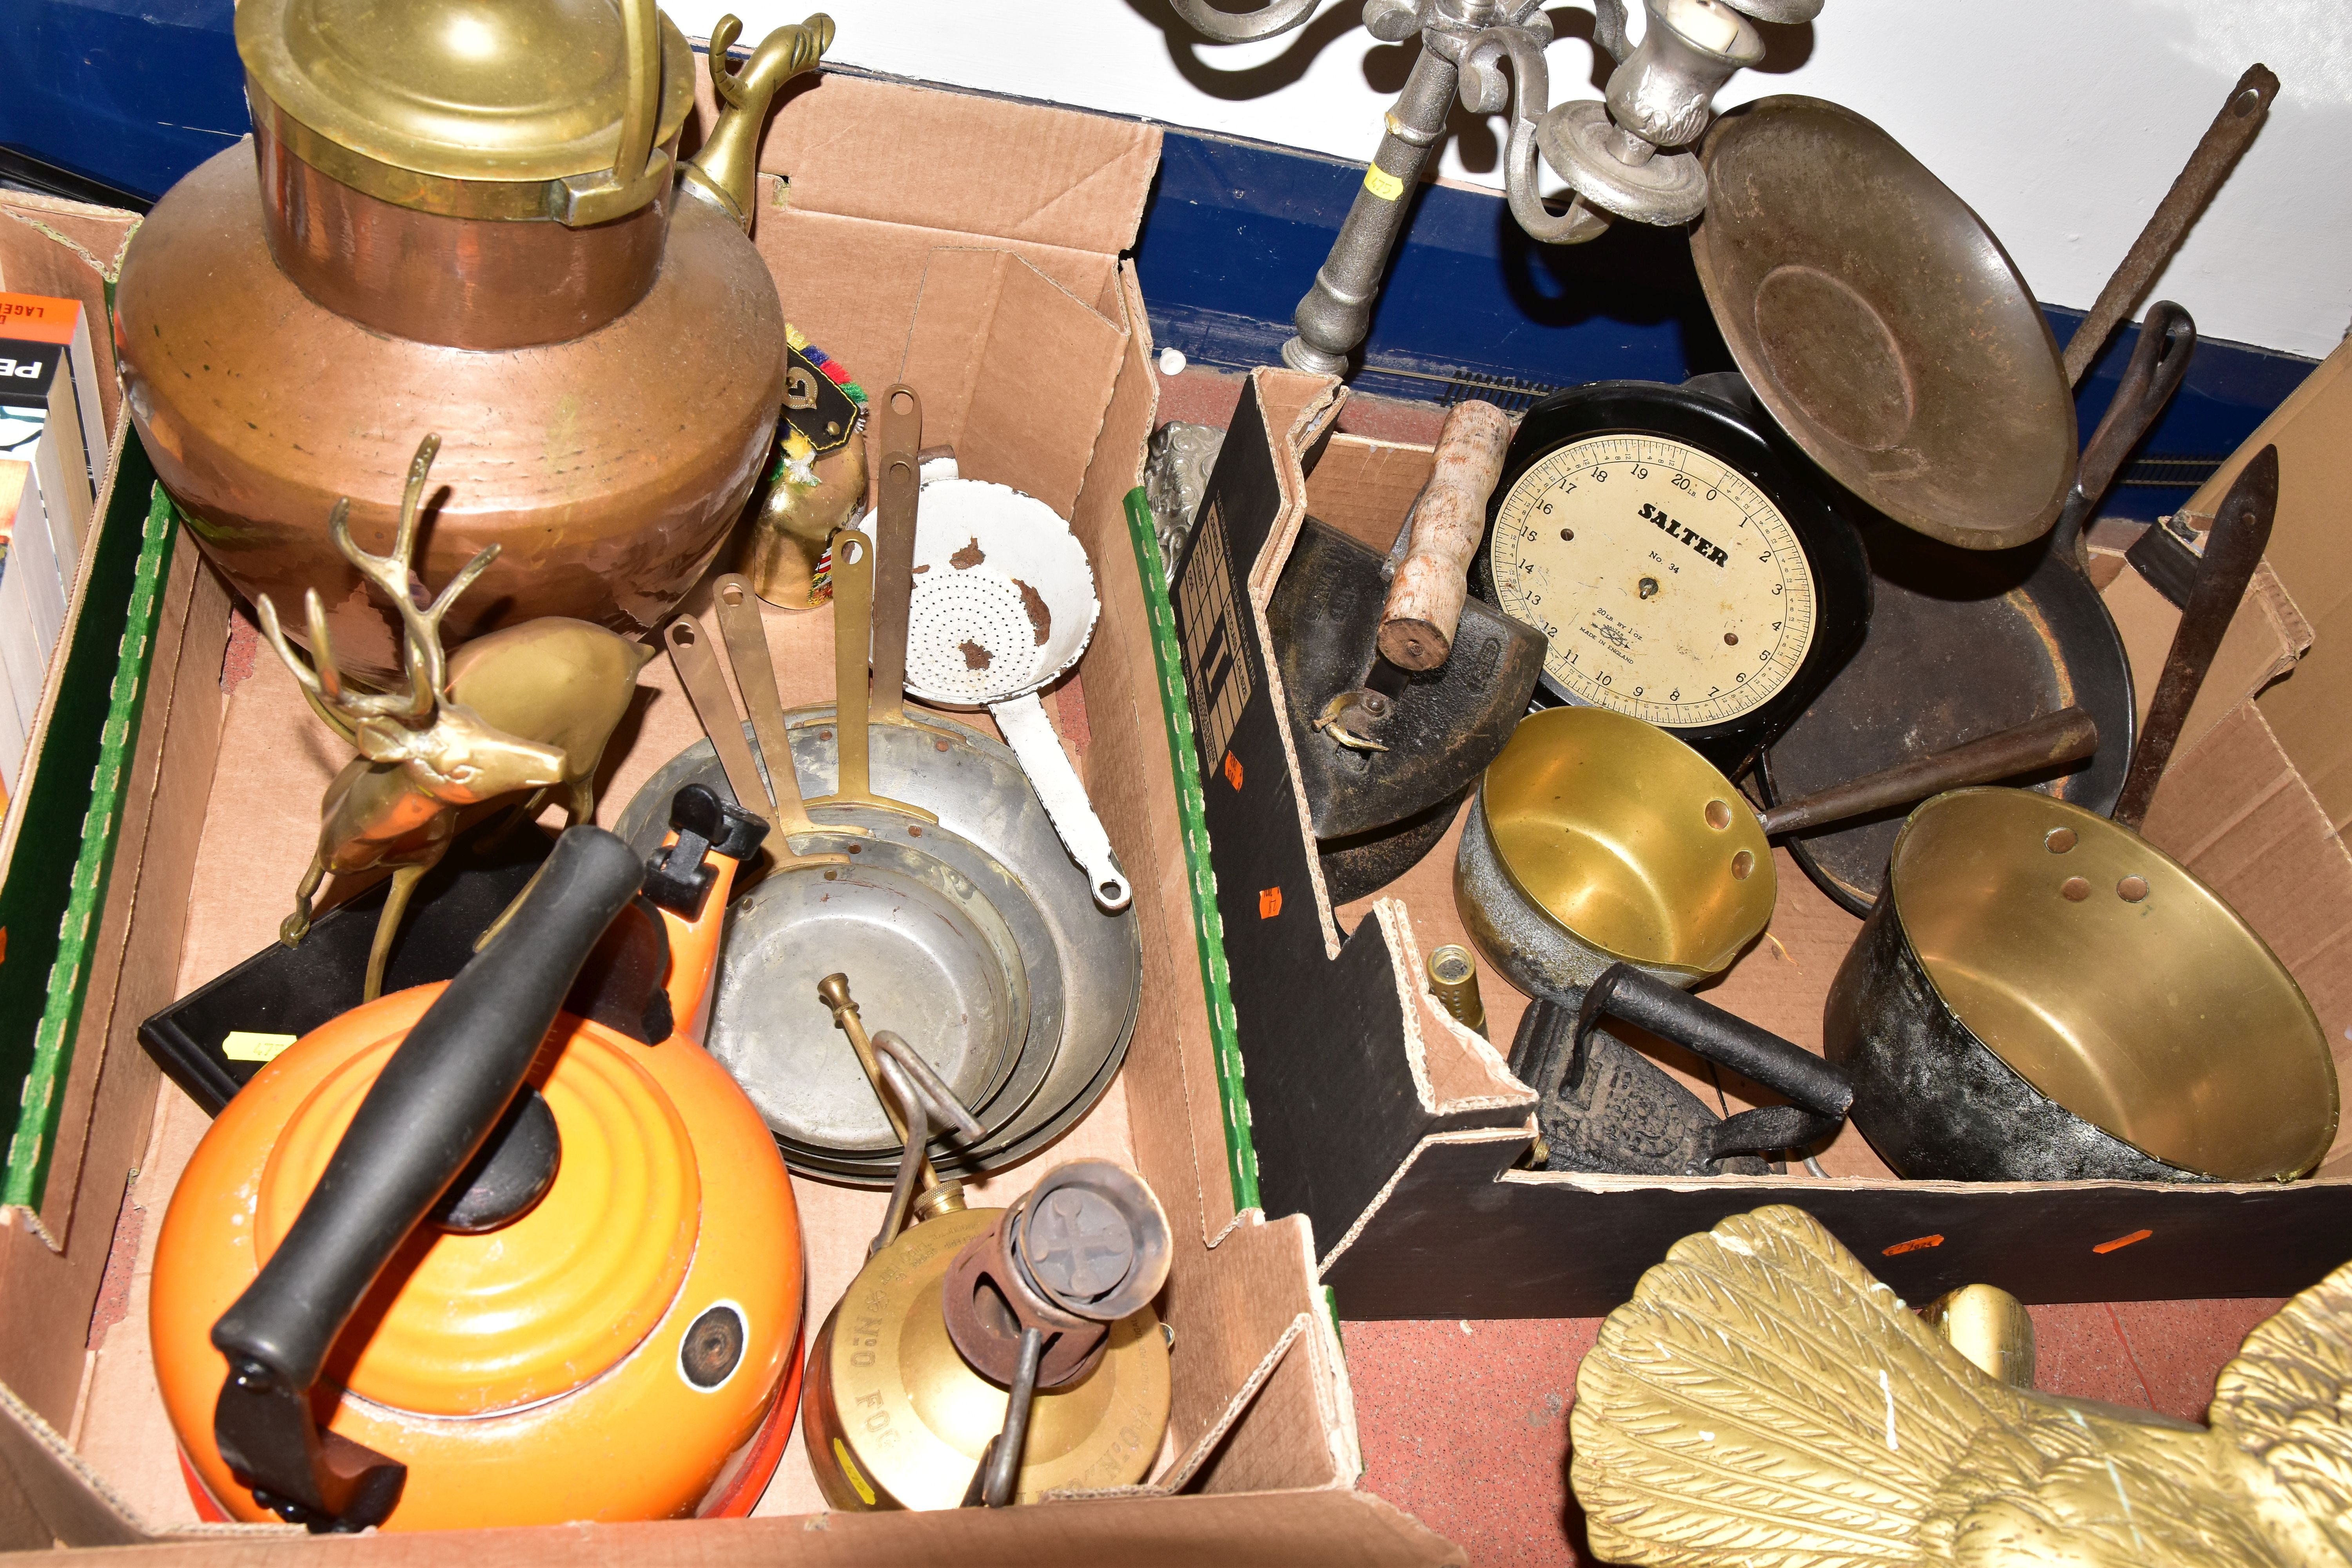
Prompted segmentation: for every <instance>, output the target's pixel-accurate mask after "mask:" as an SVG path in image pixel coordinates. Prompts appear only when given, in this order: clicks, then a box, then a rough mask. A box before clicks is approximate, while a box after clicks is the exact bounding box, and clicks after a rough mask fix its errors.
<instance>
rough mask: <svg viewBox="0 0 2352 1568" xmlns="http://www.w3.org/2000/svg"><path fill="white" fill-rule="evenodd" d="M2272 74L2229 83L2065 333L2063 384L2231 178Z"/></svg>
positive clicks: (2095, 351)
mask: <svg viewBox="0 0 2352 1568" xmlns="http://www.w3.org/2000/svg"><path fill="white" fill-rule="evenodd" d="M2278 89H2279V79H2278V78H2277V77H2276V76H2274V75H2273V74H2272V73H2271V69H2270V68H2269V67H2268V66H2263V65H2255V66H2249V67H2248V68H2246V74H2245V75H2243V76H2242V77H2240V78H2239V79H2238V85H2237V86H2235V87H2233V88H2231V89H2230V96H2229V98H2228V99H2227V100H2225V101H2224V102H2223V103H2222V105H2221V112H2220V113H2219V114H2216V115H2215V116H2214V117H2213V123H2212V124H2210V125H2209V126H2207V127H2206V128H2205V134H2204V136H2203V137H2202V138H2200V140H2199V141H2198V143H2197V150H2196V151H2195V152H2194V153H2190V154H2189V163H2188V164H2187V165H2186V166H2185V167H2183V168H2182V169H2181V171H2180V174H2179V177H2177V178H2176V179H2174V181H2173V182H2172V188H2171V189H2170V190H2168V191H2167V192H2165V194H2164V200H2162V201H2160V202H2158V204H2157V205H2156V211H2155V212H2154V213H2153V214H2151V215H2150V216H2149V217H2148V220H2147V227H2146V228H2143V229H2141V230H2140V232H2139V237H2138V238H2137V239H2135V240H2134V241H2132V247H2131V248H2130V249H2129V250H2127V251H2126V252H2125V253H2124V258H2123V261H2122V264H2121V265H2119V266H2118V267H2116V270H2115V275H2114V276H2113V277H2111V278H2109V279H2107V285H2106V287H2105V288H2104V289H2100V290H2099V297H2098V299H2097V300H2095V301H2094V302H2093V303H2092V306H2091V313H2090V314H2089V315H2087V316H2085V317H2084V318H2083V324H2082V325H2081V326H2079V327H2076V328H2075V329H2074V336H2073V337H2071V338H2068V339H2067V340H2066V380H2067V383H2068V384H2070V385H2075V386H2079V385H2081V384H2082V382H2083V374H2084V372H2085V371H2088V370H2089V369H2090V368H2091V362H2092V361H2094V360H2095V359H2097V358H2098V357H2099V351H2100V350H2101V349H2103V348H2105V347H2106V346H2107V340H2108V339H2109V338H2110V337H2112V336H2114V335H2115V331H2116V328H2117V327H2118V326H2121V325H2122V324H2123V321H2124V319H2125V318H2126V317H2127V316H2129V315H2130V314H2131V312H2132V307H2133V306H2135V305H2137V304H2138V303H2139V298H2140V296H2141V295H2143V294H2145V293H2147V289H2148V285H2149V284H2151V283H2153V282H2155V281H2156V275H2157V274H2158V272H2161V271H2162V270H2164V266H2165V263H2166V262H2168V261H2169V260H2171V259H2172V253H2173V252H2174V251H2175V250H2177V249H2179V246H2180V241H2181V238H2182V237H2183V236H2185V235H2186V234H2188V232H2189V227H2190V226H2192V225H2194V224H2195V223H2196V221H2197V217H2198V215H2199V214H2200V213H2202V212H2203V211H2204V210H2205V207H2206V205H2207V204H2208V203H2210V202H2211V201H2212V199H2213V193H2214V192H2216V191H2218V190H2220V189H2221V182H2222V181H2224V180H2226V179H2228V178H2229V177H2230V171H2231V168H2232V167H2234V166H2235V165H2236V163H2237V162H2238V158H2239V155H2240V154H2241V153H2244V152H2245V150H2246V148H2247V146H2248V144H2249V143H2251V142H2252V141H2253V139H2254V133H2255V132H2258V131H2260V130H2261V129H2262V128H2263V120H2264V119H2266V118H2267V117H2268V116H2269V112H2270V106H2271V100H2273V99H2274V98H2276V97H2277V96H2278Z"/></svg>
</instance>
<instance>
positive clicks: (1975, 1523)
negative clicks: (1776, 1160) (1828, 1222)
mask: <svg viewBox="0 0 2352 1568" xmlns="http://www.w3.org/2000/svg"><path fill="white" fill-rule="evenodd" d="M1576 1394H1577V1396H1576V1407H1575V1411H1574V1414H1573V1415H1571V1417H1570V1436H1571V1441H1572V1443H1573V1446H1574V1459H1573V1463H1572V1466H1571V1468H1570V1479H1571V1483H1572V1484H1573V1486H1574V1488H1575V1490H1576V1496H1577V1500H1578V1501H1579V1502H1580V1503H1581V1504H1582V1505H1583V1507H1584V1511H1585V1518H1586V1521H1587V1524H1588V1526H1589V1529H1590V1531H1591V1546H1592V1551H1593V1552H1594V1554H1595V1555H1596V1556H1599V1557H1601V1558H1603V1559H1605V1560H1607V1561H1609V1562H1612V1563H1640V1564H1650V1563H1655V1564H1661V1565H1667V1568H1717V1565H1721V1568H1894V1565H1896V1564H1915V1563H1916V1564H1922V1565H1929V1564H1935V1565H1940V1564H1954V1565H1960V1568H2045V1565H2046V1568H2057V1565H2061V1564H2063V1565H2070V1568H2120V1565H2122V1564H2126V1563H2166V1564H2176V1563H2198V1564H2200V1565H2204V1568H2238V1565H2240V1564H2244V1565H2246V1568H2254V1565H2256V1564H2263V1565H2269V1564H2296V1565H2313V1568H2316V1565H2320V1564H2326V1565H2328V1568H2346V1565H2347V1564H2352V1264H2347V1266H2346V1267H2345V1268H2339V1269H2337V1270H2336V1272H2335V1273H2334V1274H2333V1275H2331V1276H2329V1277H2328V1278H2327V1279H2325V1280H2323V1281H2322V1282H2321V1283H2319V1284H2317V1285H2315V1286H2314V1287H2312V1288H2311V1289H2308V1290H2306V1291H2305V1292H2304V1293H2303V1294H2302V1295H2300V1296H2298V1297H2296V1298H2295V1299H2294V1300H2293V1301H2291V1302H2289V1303H2288V1304H2287V1306H2286V1307H2285V1308H2284V1310H2282V1311H2280V1312H2279V1313H2278V1315H2277V1316H2275V1317H2273V1318H2272V1319H2270V1320H2269V1321H2266V1322H2264V1323H2263V1324H2262V1326H2261V1327H2259V1328H2257V1329H2255V1330H2254V1331H2253V1332H2252V1334H2250V1335H2249V1336H2247V1339H2246V1342H2245V1343H2244V1345H2243V1346H2242V1347H2241V1348H2240V1350H2239V1352H2238V1356H2237V1359H2236V1360H2234V1361H2232V1362H2231V1363H2230V1364H2229V1366H2228V1367H2226V1368H2224V1369H2223V1371H2222V1373H2221V1380H2220V1384H2219V1385H2218V1386H2217V1387H2216V1389H2215V1391H2214V1396H2213V1404H2212V1408H2211V1411H2210V1415H2211V1420H2212V1425H2211V1426H2210V1427H2207V1426H2194V1425H2192V1424H2190V1423H2187V1422H2176V1421H2172V1420H2170V1419H2169V1418H2168V1417H2165V1416H2161V1415H2156V1414H2155V1413H2154V1412H2152V1411H2135V1410H2123V1409H2119V1408H2116V1406H2113V1405H2098V1404H2095V1403H2091V1402H2088V1401H2082V1400H2068V1399H2063V1398H2059V1397H2056V1396H2054V1395H2051V1394H2036V1393H2032V1392H2029V1391H2026V1390H2022V1389H2017V1388H2012V1387H2011V1386H2009V1385H2008V1384H2003V1383H2000V1382H1999V1381H1997V1380H1996V1379H1994V1378H1993V1377H1991V1376H1989V1375H1988V1374H1987V1373H1984V1372H1981V1371H1979V1369H1978V1368H1977V1367H1976V1366H1975V1365H1973V1364H1972V1363H1969V1361H1968V1360H1967V1359H1966V1358H1965V1357H1964V1356H1962V1355H1961V1354H1960V1353H1959V1352H1958V1351H1956V1350H1954V1349H1953V1348H1952V1347H1951V1346H1950V1345H1949V1344H1948V1343H1946V1342H1945V1341H1944V1340H1943V1339H1942V1338H1941V1337H1940V1336H1939V1335H1937V1332H1936V1331H1935V1330H1933V1329H1932V1328H1930V1327H1928V1326H1927V1324H1926V1323H1924V1322H1923V1321H1921V1320H1920V1319H1919V1318H1918V1316H1917V1315H1916V1314H1915V1313H1913V1312H1911V1311H1910V1310H1907V1309H1906V1306H1905V1304H1904V1303H1903V1302H1902V1301H1901V1300H1899V1299H1897V1298H1896V1296H1895V1292H1894V1291H1893V1290H1891V1289H1888V1288H1887V1287H1886V1286H1885V1285H1884V1284H1882V1283H1880V1282H1879V1281H1878V1280H1876V1279H1873V1278H1872V1277H1871V1275H1870V1273H1869V1271H1868V1270H1867V1269H1865V1268H1863V1266H1862V1265H1861V1264H1860V1263H1859V1262H1857V1261H1856V1260H1855V1258H1853V1255H1852V1254H1851V1253H1849V1252H1847V1251H1846V1249H1845V1248H1844V1247H1842V1246H1840V1245H1839V1244H1838V1242H1837V1239H1836V1238H1835V1237H1832V1236H1831V1235H1830V1233H1829V1232H1828V1231H1827V1230H1825V1229H1824V1228H1822V1226H1821V1224H1820V1223H1819V1222H1818V1221H1816V1220H1815V1219H1814V1218H1813V1217H1812V1216H1811V1215H1808V1214H1806V1213H1805V1212H1804V1211H1803V1210H1801V1209H1797V1208H1791V1207H1789V1206H1786V1205H1776V1206H1773V1207H1770V1208H1763V1209H1758V1210H1756V1211H1755V1212H1753V1213H1751V1214H1745V1215H1735V1216H1734V1217H1732V1218H1730V1219H1727V1220H1725V1221H1724V1222H1723V1223H1722V1224H1720V1225H1718V1226H1716V1227H1715V1228H1714V1229H1713V1230H1710V1231H1706V1232H1703V1233H1701V1234H1699V1235H1696V1236H1688V1237H1684V1238H1683V1239H1682V1240H1681V1241H1679V1242H1676V1243H1675V1246H1674V1247H1673V1248H1672V1250H1670V1251H1669V1252H1668V1253H1667V1254H1666V1258H1665V1261H1664V1262H1663V1263H1661V1264H1659V1265H1658V1266H1657V1267H1655V1268H1652V1269H1650V1270H1649V1272H1647V1273H1646V1274H1644V1275H1643V1277H1642V1281H1641V1284H1640V1285H1639V1286H1638V1287H1637V1288H1636V1289H1635V1290H1634V1293H1633V1300H1630V1301H1628V1302H1626V1303H1625V1304H1624V1305H1623V1306H1622V1307H1620V1308H1618V1309H1617V1310H1615V1311H1614V1312H1612V1313H1611V1314H1610V1315H1609V1319H1608V1321H1607V1322H1606V1324H1604V1325H1603V1327H1602V1329H1601V1337H1600V1341H1599V1343H1598V1344H1597V1345H1596V1346H1595V1347H1594V1349H1593V1351H1592V1352H1591V1354H1590V1355H1588V1356H1586V1357H1585V1359H1584V1363H1583V1366H1582V1368H1581V1369H1580V1372H1579V1373H1578V1375H1577V1380H1576Z"/></svg>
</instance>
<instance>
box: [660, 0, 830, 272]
mask: <svg viewBox="0 0 2352 1568" xmlns="http://www.w3.org/2000/svg"><path fill="white" fill-rule="evenodd" d="M742 30H743V24H742V23H741V22H740V21H738V20H737V19H736V18H735V17H733V16H721V17H719V25H718V26H715V27H713V28H711V29H710V87H711V90H712V91H713V92H715V93H716V94H717V95H718V97H719V103H720V104H721V105H722V107H721V108H720V110H719V123H718V124H716V125H714V126H712V127H711V129H710V136H709V140H707V141H705V142H703V144H702V152H701V153H700V154H699V155H698V156H697V157H695V158H694V159H693V160H692V161H691V162H689V163H686V164H684V165H683V166H682V167H680V169H679V170H678V188H679V189H681V190H684V191H690V192H692V193H693V194H694V195H698V196H700V197H701V198H702V199H703V200H704V201H706V202H709V204H710V205H713V206H715V207H717V208H718V209H719V211H721V212H723V213H725V214H726V215H727V216H729V217H730V218H733V219H734V220H735V226H736V227H738V228H740V229H741V230H742V231H743V232H744V233H746V234H749V233H751V197H752V188H753V186H754V185H755V184H757V182H758V179H759V174H760V131H761V127H762V126H763V125H765V124H766V123H767V119H768V106H769V105H770V104H771V103H772V102H774V101H775V97H776V91H777V89H780V88H782V86H783V85H784V83H786V82H788V81H790V80H792V79H793V78H794V77H796V76H798V75H800V74H801V73H802V72H803V71H805V70H812V69H814V68H815V66H816V63H817V61H818V60H820V59H822V58H824V51H825V50H827V49H829V48H831V47H833V18H832V17H830V16H826V15H825V14H824V12H822V11H819V12H818V13H816V14H815V15H814V16H811V17H810V18H809V19H808V20H807V21H805V22H803V23H800V24H799V25H797V26H790V27H779V28H777V29H776V30H775V31H774V32H772V33H770V34H769V35H768V36H767V37H766V38H765V39H764V40H762V41H761V45H760V47H758V48H756V49H754V50H752V51H751V59H750V60H749V61H747V62H746V63H745V64H744V66H743V68H742V69H740V70H734V69H730V68H729V65H728V59H727V51H728V50H729V49H730V48H731V47H734V43H735V38H736V36H737V35H738V34H740V32H742Z"/></svg>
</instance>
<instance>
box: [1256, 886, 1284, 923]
mask: <svg viewBox="0 0 2352 1568" xmlns="http://www.w3.org/2000/svg"><path fill="white" fill-rule="evenodd" d="M1281 912H1282V889H1280V888H1268V889H1266V890H1265V891H1264V892H1262V893H1260V894H1259V895H1258V896H1257V918H1258V919H1260V920H1262V921H1270V920H1272V919H1274V917H1275V916H1276V915H1278V914H1280V913H1281Z"/></svg>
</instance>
